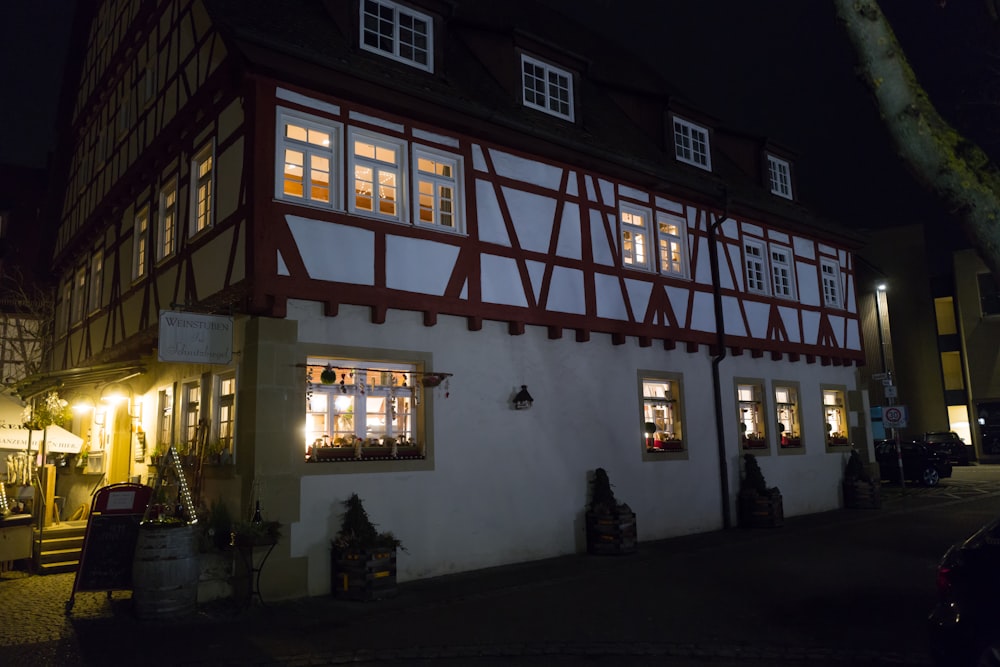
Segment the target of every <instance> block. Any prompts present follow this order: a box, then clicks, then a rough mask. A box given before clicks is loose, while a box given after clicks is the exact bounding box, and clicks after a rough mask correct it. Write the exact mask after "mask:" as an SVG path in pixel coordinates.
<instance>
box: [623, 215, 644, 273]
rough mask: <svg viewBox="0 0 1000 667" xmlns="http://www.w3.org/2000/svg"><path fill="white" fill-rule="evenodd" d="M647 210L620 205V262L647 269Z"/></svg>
mask: <svg viewBox="0 0 1000 667" xmlns="http://www.w3.org/2000/svg"><path fill="white" fill-rule="evenodd" d="M649 218H650V214H649V211H648V210H646V209H641V208H638V207H635V206H627V205H626V206H622V209H621V226H622V231H621V234H622V264H623V265H624V266H628V267H632V268H635V269H649V261H650V257H649Z"/></svg>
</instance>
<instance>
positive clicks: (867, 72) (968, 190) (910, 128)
mask: <svg viewBox="0 0 1000 667" xmlns="http://www.w3.org/2000/svg"><path fill="white" fill-rule="evenodd" d="M833 2H834V6H835V7H836V10H837V16H838V18H839V19H840V21H841V22H842V23H843V25H844V28H845V30H846V31H847V35H848V37H849V38H850V41H851V43H852V44H853V46H854V50H855V52H856V53H857V56H858V60H859V69H860V74H861V77H862V79H863V80H864V81H865V83H866V84H867V85H868V87H869V88H870V89H871V91H872V93H873V95H874V96H875V102H876V105H877V106H878V110H879V113H880V114H881V116H882V120H883V122H884V123H885V126H886V128H887V129H888V130H889V134H890V136H891V137H892V141H893V144H894V145H895V147H896V151H897V153H898V154H899V156H900V158H902V159H903V161H904V162H905V163H906V164H907V165H908V166H909V167H910V169H911V171H912V172H913V173H914V175H915V176H916V177H917V179H918V180H919V181H920V182H921V183H923V184H924V185H925V186H926V187H927V188H929V189H930V190H931V191H933V192H934V193H936V194H937V195H938V196H939V197H940V198H941V199H942V201H944V203H945V204H946V206H947V207H948V208H949V209H951V210H952V211H953V212H954V213H955V215H956V216H957V218H958V220H959V222H960V223H961V225H962V228H963V229H964V231H965V233H966V235H967V236H968V237H969V239H970V240H971V241H972V243H973V244H974V245H975V247H976V248H977V249H978V250H979V255H980V257H982V259H983V261H984V262H985V263H986V265H987V266H989V267H990V270H991V271H992V272H993V277H994V279H996V280H997V282H998V283H1000V171H998V170H997V167H996V165H994V164H993V163H992V162H991V161H990V159H989V157H987V155H986V153H985V152H983V150H982V149H980V148H979V147H978V146H977V145H975V144H974V143H972V142H971V141H969V140H967V139H966V138H964V137H963V136H962V135H961V134H959V133H958V132H957V131H956V130H955V129H954V128H953V127H951V126H950V125H949V124H948V123H947V122H946V121H945V120H944V119H943V118H942V117H941V116H940V114H938V112H937V110H936V109H935V108H934V105H933V104H931V101H930V100H929V99H928V97H927V93H926V92H925V91H924V89H923V88H922V87H921V85H920V84H919V83H918V81H917V77H916V75H915V74H914V73H913V70H912V69H911V68H910V65H909V62H907V60H906V55H905V54H904V53H903V50H902V48H901V47H900V45H899V42H898V41H897V40H896V36H895V34H894V33H893V31H892V27H891V26H890V25H889V22H888V21H887V20H886V18H885V15H884V14H883V13H882V10H881V8H880V7H879V5H878V2H877V1H876V0H833Z"/></svg>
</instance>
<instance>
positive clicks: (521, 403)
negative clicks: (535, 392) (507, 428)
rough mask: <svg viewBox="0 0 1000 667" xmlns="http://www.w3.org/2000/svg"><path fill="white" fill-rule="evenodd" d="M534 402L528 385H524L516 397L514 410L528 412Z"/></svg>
mask: <svg viewBox="0 0 1000 667" xmlns="http://www.w3.org/2000/svg"><path fill="white" fill-rule="evenodd" d="M534 402H535V399H533V398H532V397H531V394H529V393H528V385H525V384H522V385H521V391H519V392H517V394H515V395H514V409H515V410H528V409H530V408H531V404H532V403H534Z"/></svg>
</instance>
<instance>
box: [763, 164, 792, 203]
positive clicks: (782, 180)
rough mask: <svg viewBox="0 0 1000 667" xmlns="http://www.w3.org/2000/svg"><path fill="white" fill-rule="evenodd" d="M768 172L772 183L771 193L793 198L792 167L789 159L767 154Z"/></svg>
mask: <svg viewBox="0 0 1000 667" xmlns="http://www.w3.org/2000/svg"><path fill="white" fill-rule="evenodd" d="M767 173H768V178H769V179H770V183H771V194H773V195H778V196H779V197H784V198H785V199H791V198H792V168H791V166H790V165H789V164H788V160H782V159H781V158H777V157H775V156H773V155H768V156H767Z"/></svg>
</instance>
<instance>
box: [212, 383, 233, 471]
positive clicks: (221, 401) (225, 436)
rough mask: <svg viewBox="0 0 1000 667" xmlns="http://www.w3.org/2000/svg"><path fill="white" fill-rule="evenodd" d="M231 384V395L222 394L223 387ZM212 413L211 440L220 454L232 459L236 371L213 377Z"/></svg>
mask: <svg viewBox="0 0 1000 667" xmlns="http://www.w3.org/2000/svg"><path fill="white" fill-rule="evenodd" d="M229 382H232V393H223V389H224V388H225V385H226V384H227V383H229ZM213 396H214V398H215V400H214V401H213V406H212V412H213V414H214V417H215V418H214V419H213V422H214V433H213V434H212V436H213V439H214V440H215V441H216V442H218V443H219V444H220V445H221V448H222V451H221V453H222V454H224V455H226V454H228V456H229V457H233V455H234V454H235V452H236V447H235V446H234V445H235V441H236V371H229V372H227V373H220V374H218V375H216V376H215V389H214V391H213Z"/></svg>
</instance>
